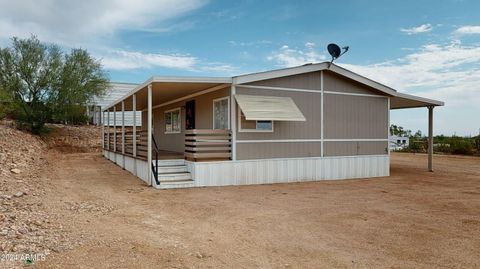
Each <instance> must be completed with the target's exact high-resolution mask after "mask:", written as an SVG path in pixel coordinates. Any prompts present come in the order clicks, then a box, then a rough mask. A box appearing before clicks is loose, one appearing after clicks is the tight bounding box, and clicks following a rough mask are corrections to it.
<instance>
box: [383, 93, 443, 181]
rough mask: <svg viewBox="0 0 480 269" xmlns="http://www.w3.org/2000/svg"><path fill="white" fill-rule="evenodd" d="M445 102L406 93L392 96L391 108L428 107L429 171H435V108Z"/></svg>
mask: <svg viewBox="0 0 480 269" xmlns="http://www.w3.org/2000/svg"><path fill="white" fill-rule="evenodd" d="M443 105H445V104H444V102H441V101H436V100H432V99H428V98H423V97H419V96H415V95H410V94H406V93H399V92H397V93H396V96H393V97H390V109H391V110H395V109H408V108H421V107H426V108H427V109H428V147H427V149H428V171H430V172H433V108H434V107H436V106H443Z"/></svg>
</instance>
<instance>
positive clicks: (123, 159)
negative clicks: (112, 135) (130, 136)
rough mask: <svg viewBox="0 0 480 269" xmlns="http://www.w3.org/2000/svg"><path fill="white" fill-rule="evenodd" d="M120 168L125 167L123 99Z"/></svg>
mask: <svg viewBox="0 0 480 269" xmlns="http://www.w3.org/2000/svg"><path fill="white" fill-rule="evenodd" d="M122 168H124V169H125V101H122Z"/></svg>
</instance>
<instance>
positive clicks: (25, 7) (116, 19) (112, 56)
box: [0, 0, 234, 72]
mask: <svg viewBox="0 0 480 269" xmlns="http://www.w3.org/2000/svg"><path fill="white" fill-rule="evenodd" d="M206 3H207V0H102V1H97V0H82V1H63V0H25V1H9V0H0V6H1V9H0V44H1V43H7V42H9V41H7V40H8V39H10V38H11V37H12V36H17V37H22V38H27V37H29V36H30V35H31V34H35V35H36V36H37V37H38V38H39V39H40V40H41V41H44V42H53V43H57V44H59V45H61V46H63V47H64V48H66V49H68V48H71V47H83V48H86V49H88V50H89V51H90V52H91V53H92V54H93V55H94V56H96V57H97V58H99V59H101V61H102V64H103V65H104V67H105V68H107V69H109V70H133V69H150V68H156V67H162V68H172V69H181V70H186V71H192V72H201V71H203V72H231V71H232V70H234V67H232V66H230V65H227V64H223V63H216V62H208V61H207V60H200V59H198V58H197V57H194V56H191V55H188V54H178V53H148V52H139V51H134V50H125V49H117V48H116V46H115V37H116V34H118V33H120V32H121V31H124V30H135V31H143V32H156V33H158V32H171V31H179V30H184V29H189V28H191V27H193V23H192V22H190V21H178V20H176V19H178V18H179V17H181V16H183V15H185V14H186V13H188V12H190V11H193V10H195V9H198V8H200V7H202V6H203V5H205V4H206Z"/></svg>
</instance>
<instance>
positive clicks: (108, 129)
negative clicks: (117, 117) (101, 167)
mask: <svg viewBox="0 0 480 269" xmlns="http://www.w3.org/2000/svg"><path fill="white" fill-rule="evenodd" d="M106 124H107V127H108V128H107V149H108V150H109V151H110V108H109V109H108V110H107V122H106ZM108 156H110V152H108Z"/></svg>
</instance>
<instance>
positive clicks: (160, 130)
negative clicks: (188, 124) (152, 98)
mask: <svg viewBox="0 0 480 269" xmlns="http://www.w3.org/2000/svg"><path fill="white" fill-rule="evenodd" d="M227 96H230V88H225V89H221V90H218V91H214V92H211V93H207V94H204V95H200V96H197V97H195V98H192V99H188V100H184V101H181V102H177V103H174V104H171V105H168V106H164V107H160V108H156V109H154V110H153V126H154V135H155V140H156V141H157V144H158V146H159V148H160V149H161V150H168V151H176V152H183V151H184V143H185V137H184V136H185V103H186V102H188V101H190V100H193V99H195V110H196V111H195V128H197V129H212V128H213V100H214V99H217V98H221V97H227ZM178 107H180V108H181V114H182V115H181V118H182V123H181V125H182V132H181V133H179V134H165V116H164V112H165V111H167V110H171V109H175V108H178ZM143 114H145V115H146V114H147V113H143ZM145 121H146V120H145Z"/></svg>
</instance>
